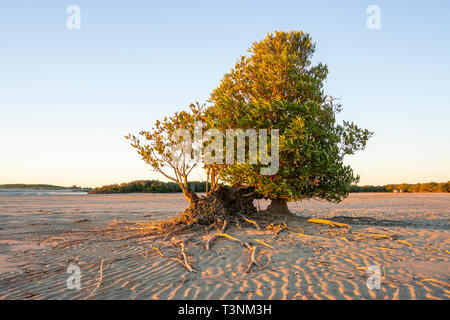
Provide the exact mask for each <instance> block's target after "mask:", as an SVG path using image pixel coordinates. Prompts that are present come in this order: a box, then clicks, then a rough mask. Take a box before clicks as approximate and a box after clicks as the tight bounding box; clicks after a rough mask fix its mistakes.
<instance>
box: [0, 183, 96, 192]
mask: <svg viewBox="0 0 450 320" xmlns="http://www.w3.org/2000/svg"><path fill="white" fill-rule="evenodd" d="M0 189H32V190H77V191H90V190H92V189H91V188H83V187H77V186H72V187H61V186H54V185H51V184H20V183H16V184H0Z"/></svg>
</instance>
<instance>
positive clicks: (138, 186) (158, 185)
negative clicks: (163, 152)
mask: <svg viewBox="0 0 450 320" xmlns="http://www.w3.org/2000/svg"><path fill="white" fill-rule="evenodd" d="M210 186H211V185H209V188H210ZM188 189H189V190H190V191H193V192H206V182H202V181H191V182H188ZM177 192H182V190H181V188H180V186H179V185H178V184H176V183H175V182H162V181H158V180H137V181H131V182H127V183H121V184H110V185H106V186H102V187H99V188H95V189H94V190H92V191H91V192H90V193H91V194H102V193H177Z"/></svg>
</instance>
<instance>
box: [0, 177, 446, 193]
mask: <svg viewBox="0 0 450 320" xmlns="http://www.w3.org/2000/svg"><path fill="white" fill-rule="evenodd" d="M188 185H189V190H190V191H193V192H200V193H202V192H206V182H204V181H192V182H189V183H188ZM210 187H211V186H210V185H209V188H210ZM11 189H20V190H45V191H53V190H55V191H59V190H60V191H82V192H88V193H89V194H114V193H180V192H182V190H181V188H180V187H179V186H178V185H177V184H176V183H174V182H163V181H159V180H136V181H131V182H125V183H121V184H117V183H116V184H110V185H104V186H101V187H97V188H89V187H78V186H72V187H62V186H54V185H50V184H3V185H0V192H1V191H3V190H11ZM360 192H394V193H395V192H399V193H402V192H407V193H430V192H431V193H449V192H450V181H448V182H441V183H437V182H428V183H416V184H409V183H401V184H387V185H382V186H372V185H363V186H357V185H352V186H350V193H360Z"/></svg>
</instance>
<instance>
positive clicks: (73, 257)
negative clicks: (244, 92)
mask: <svg viewBox="0 0 450 320" xmlns="http://www.w3.org/2000/svg"><path fill="white" fill-rule="evenodd" d="M256 205H257V206H258V207H260V208H261V209H264V208H265V207H266V206H267V203H266V202H263V201H260V202H259V203H257V204H256ZM186 206H187V204H186V202H185V200H184V197H183V196H182V195H181V194H169V195H164V194H135V195H46V196H1V197H0V299H449V298H450V272H449V266H450V261H449V258H450V246H449V244H450V230H449V227H450V224H449V223H450V195H449V194H387V193H366V194H352V195H350V197H349V198H347V199H346V200H344V201H343V202H342V203H340V204H329V203H327V202H322V201H315V200H312V201H306V202H303V203H292V204H290V208H291V210H292V211H293V212H295V213H296V214H297V215H298V216H299V217H301V219H290V220H288V221H284V222H286V223H287V224H288V225H291V226H292V227H293V228H301V229H302V231H303V232H300V231H299V232H292V231H289V232H288V231H282V232H280V233H279V234H278V235H277V236H276V237H274V234H273V233H272V232H270V231H268V230H264V229H263V230H257V229H256V228H254V227H253V226H252V225H251V224H249V225H243V226H241V227H242V229H238V228H237V227H235V226H232V228H231V229H230V231H227V232H228V233H229V234H230V235H232V236H234V237H238V238H240V239H243V240H245V241H247V242H249V243H252V244H253V245H256V246H257V248H258V250H257V254H256V259H257V261H258V264H259V265H258V266H254V267H252V269H251V272H250V273H246V272H245V270H246V269H247V265H248V262H249V252H248V250H246V249H245V248H243V247H241V246H240V245H239V244H236V243H234V242H231V241H228V240H226V239H219V240H217V241H216V242H214V244H213V245H212V248H211V250H205V242H206V241H207V240H208V239H209V237H211V236H212V235H213V234H215V233H216V232H217V231H216V230H211V232H210V233H209V234H208V235H205V236H203V237H201V238H198V239H195V240H194V241H190V242H189V243H188V244H187V246H186V254H187V257H188V259H189V262H190V264H191V265H192V267H193V268H194V269H195V270H196V271H197V272H188V270H186V268H184V267H183V266H182V265H181V264H180V263H178V262H177V261H174V260H170V259H166V258H162V257H161V256H160V255H159V254H158V252H156V250H154V249H152V247H153V246H156V247H158V248H160V250H161V251H162V252H163V254H164V255H166V256H168V257H174V258H177V257H178V253H179V248H178V247H177V246H176V245H175V243H174V242H173V241H172V242H171V241H166V242H165V243H162V241H161V240H154V239H153V238H150V237H146V236H145V233H144V232H142V230H139V228H140V226H142V225H145V223H146V222H148V221H154V220H161V219H167V218H170V217H172V216H174V215H176V214H178V213H179V212H181V211H182V210H184V209H185V208H186ZM309 218H322V219H331V220H333V221H337V222H341V223H345V224H348V225H350V226H351V229H348V228H334V227H330V226H328V225H322V224H316V223H311V222H308V221H307V219H309ZM299 230H300V229H299ZM102 261H103V263H102ZM69 265H76V266H78V267H79V268H80V271H81V281H80V284H81V289H80V290H77V289H68V288H67V279H68V277H69V276H70V274H68V273H67V268H68V266H69ZM371 266H376V267H378V268H379V270H380V272H379V276H380V289H369V288H368V286H367V279H368V277H369V276H370V275H373V273H370V272H369V273H368V272H367V271H368V269H369V268H370V267H371ZM100 269H101V271H102V273H101V274H102V275H101V277H100Z"/></svg>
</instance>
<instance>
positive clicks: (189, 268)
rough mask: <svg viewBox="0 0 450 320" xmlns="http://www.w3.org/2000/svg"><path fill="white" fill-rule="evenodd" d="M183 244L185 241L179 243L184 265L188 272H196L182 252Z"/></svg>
mask: <svg viewBox="0 0 450 320" xmlns="http://www.w3.org/2000/svg"><path fill="white" fill-rule="evenodd" d="M184 243H185V241H183V242H181V254H182V255H183V258H184V265H185V267H186V268H187V269H188V270H189V272H196V271H195V270H194V269H193V268H192V267H191V265H190V264H189V260H188V258H187V256H186V253H185V252H184Z"/></svg>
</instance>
